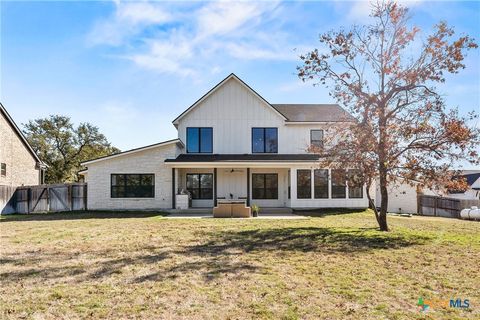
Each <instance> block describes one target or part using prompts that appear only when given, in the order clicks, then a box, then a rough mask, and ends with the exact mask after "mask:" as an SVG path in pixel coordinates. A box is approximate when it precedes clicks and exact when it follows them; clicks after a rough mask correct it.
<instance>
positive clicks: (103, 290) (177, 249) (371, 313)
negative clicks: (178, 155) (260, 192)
mask: <svg viewBox="0 0 480 320" xmlns="http://www.w3.org/2000/svg"><path fill="white" fill-rule="evenodd" d="M389 222H390V225H391V228H392V232H389V233H382V232H379V231H377V229H376V222H375V219H374V217H373V214H372V213H370V212H356V213H350V214H349V213H346V214H334V213H333V214H331V215H322V216H321V217H315V218H309V219H302V220H288V219H283V220H260V219H257V220H256V219H168V218H165V217H163V215H161V214H159V213H138V214H136V213H118V214H117V215H115V214H112V213H76V214H56V215H43V216H42V215H35V216H9V217H6V218H5V217H3V218H2V220H0V231H1V239H0V240H1V267H0V279H1V287H0V295H1V297H0V308H1V312H2V318H6V319H9V318H12V319H17V318H27V319H29V318H32V319H42V318H46V319H57V318H73V319H75V318H92V319H97V318H113V319H120V318H145V319H169V318H173V319H176V318H187V319H192V318H193V319H243V318H252V319H258V318H271V319H479V318H480V291H479V288H480V274H479V270H480V223H478V222H469V221H460V220H454V219H443V218H426V217H412V218H405V217H389ZM419 297H423V298H424V299H451V298H454V297H455V298H462V299H469V300H470V308H469V309H454V308H434V309H432V310H430V311H428V312H427V313H422V312H420V309H419V307H418V306H416V303H417V300H418V298H419Z"/></svg>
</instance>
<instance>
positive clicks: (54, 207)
mask: <svg viewBox="0 0 480 320" xmlns="http://www.w3.org/2000/svg"><path fill="white" fill-rule="evenodd" d="M8 207H9V208H11V210H12V209H13V212H16V213H41V212H61V211H74V210H86V209H87V184H86V183H69V184H52V185H39V186H28V187H17V188H16V190H15V193H14V194H13V196H12V197H11V198H10V200H9V201H8ZM11 210H10V212H8V213H11V212H12V211H11Z"/></svg>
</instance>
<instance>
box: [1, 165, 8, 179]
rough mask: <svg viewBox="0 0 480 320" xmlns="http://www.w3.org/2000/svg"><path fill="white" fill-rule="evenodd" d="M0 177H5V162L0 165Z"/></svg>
mask: <svg viewBox="0 0 480 320" xmlns="http://www.w3.org/2000/svg"><path fill="white" fill-rule="evenodd" d="M0 176H2V177H6V176H7V164H6V163H5V162H2V163H1V164H0Z"/></svg>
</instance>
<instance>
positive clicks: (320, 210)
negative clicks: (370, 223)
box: [293, 208, 366, 217]
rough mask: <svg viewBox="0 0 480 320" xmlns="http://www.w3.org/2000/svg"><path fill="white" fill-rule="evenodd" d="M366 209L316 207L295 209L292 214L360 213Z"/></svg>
mask: <svg viewBox="0 0 480 320" xmlns="http://www.w3.org/2000/svg"><path fill="white" fill-rule="evenodd" d="M365 210H366V209H350V208H316V209H295V210H293V213H294V214H297V215H301V216H306V217H325V216H335V215H340V214H349V213H361V212H365Z"/></svg>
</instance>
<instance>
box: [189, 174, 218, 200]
mask: <svg viewBox="0 0 480 320" xmlns="http://www.w3.org/2000/svg"><path fill="white" fill-rule="evenodd" d="M187 190H188V192H190V194H191V195H192V199H194V200H210V199H213V174H211V173H188V174H187Z"/></svg>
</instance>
